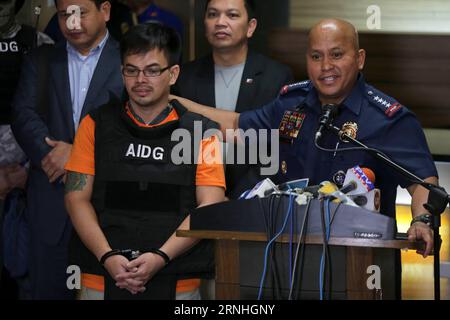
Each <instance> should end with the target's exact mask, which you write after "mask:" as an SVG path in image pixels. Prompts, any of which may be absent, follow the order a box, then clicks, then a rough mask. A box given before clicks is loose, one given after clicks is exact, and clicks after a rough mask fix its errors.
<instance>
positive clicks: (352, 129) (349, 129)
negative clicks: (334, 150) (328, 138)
mask: <svg viewBox="0 0 450 320" xmlns="http://www.w3.org/2000/svg"><path fill="white" fill-rule="evenodd" d="M341 131H342V132H343V133H345V134H346V135H348V136H349V137H351V138H353V139H356V134H357V133H358V125H357V124H356V123H355V122H346V123H344V124H343V125H342V129H341ZM345 142H348V141H345Z"/></svg>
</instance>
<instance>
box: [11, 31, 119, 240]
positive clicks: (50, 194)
mask: <svg viewBox="0 0 450 320" xmlns="http://www.w3.org/2000/svg"><path fill="white" fill-rule="evenodd" d="M38 54H39V49H38V51H35V52H33V53H32V54H30V55H29V56H27V57H25V60H24V63H23V67H22V74H21V78H20V81H19V85H18V87H17V90H16V95H15V98H14V102H13V118H14V120H13V124H12V129H13V132H14V135H15V137H16V139H17V141H18V142H19V144H20V146H21V147H22V148H23V150H24V151H25V153H26V154H27V156H28V157H29V158H30V160H31V169H30V174H29V179H28V187H27V197H28V210H29V215H30V219H32V221H31V222H30V223H31V224H32V228H33V229H35V230H36V231H37V232H39V234H40V235H41V236H42V239H43V240H44V241H45V243H47V244H53V245H54V244H57V243H58V242H59V240H60V239H61V237H62V235H63V231H64V228H65V226H66V224H67V222H68V214H67V213H66V210H65V208H64V186H63V184H62V183H61V182H55V183H53V184H50V183H49V182H48V178H47V176H46V174H45V173H44V172H43V171H42V168H41V161H42V159H43V158H44V157H45V156H46V155H47V154H48V152H49V151H50V150H51V148H50V147H49V146H48V145H47V144H46V142H45V140H44V138H45V137H51V138H52V139H55V140H61V141H64V142H67V143H70V144H72V143H73V139H74V136H75V128H74V123H73V117H72V103H71V95H70V84H69V71H68V66H67V51H66V42H65V41H62V42H60V43H58V44H57V45H56V46H55V47H54V48H52V49H51V51H50V53H49V71H48V78H49V79H48V84H47V89H48V92H47V94H48V99H47V101H48V110H47V113H46V115H47V116H46V117H44V118H42V117H40V115H39V114H38V111H37V96H38V93H37V91H38V90H37V88H38V85H37V81H38V77H37V62H38V58H37V57H38ZM120 64H121V62H120V52H119V44H118V43H117V42H116V41H115V40H114V39H112V37H109V39H108V40H107V42H106V45H105V47H104V48H103V51H102V54H101V56H100V59H99V61H98V64H97V67H96V69H95V72H94V74H93V76H92V79H91V83H90V86H89V90H88V93H87V96H86V100H85V102H84V106H83V109H82V114H81V119H82V118H83V117H84V116H85V115H86V114H88V113H89V112H90V111H91V110H93V109H94V108H96V107H99V106H100V105H102V104H105V103H106V102H107V101H108V100H109V97H110V95H111V94H114V95H116V96H119V97H120V96H121V95H122V92H123V81H122V76H121V72H120Z"/></svg>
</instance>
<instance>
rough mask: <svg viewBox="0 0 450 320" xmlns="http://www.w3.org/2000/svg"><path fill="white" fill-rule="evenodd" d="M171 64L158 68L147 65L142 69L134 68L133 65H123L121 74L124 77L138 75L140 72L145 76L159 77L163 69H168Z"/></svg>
mask: <svg viewBox="0 0 450 320" xmlns="http://www.w3.org/2000/svg"><path fill="white" fill-rule="evenodd" d="M170 67H171V66H168V67H165V68H160V67H149V68H145V69H144V70H141V69H138V68H134V67H124V68H123V69H122V74H123V75H124V76H125V77H133V78H136V77H139V74H140V73H141V72H142V73H144V76H145V77H149V78H153V77H159V76H160V75H161V74H162V73H163V72H164V71H166V70H168V69H170Z"/></svg>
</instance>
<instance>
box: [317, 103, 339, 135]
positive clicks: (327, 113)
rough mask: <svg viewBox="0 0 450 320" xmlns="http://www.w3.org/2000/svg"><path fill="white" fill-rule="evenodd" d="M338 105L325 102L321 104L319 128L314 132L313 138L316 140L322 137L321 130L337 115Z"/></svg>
mask: <svg viewBox="0 0 450 320" xmlns="http://www.w3.org/2000/svg"><path fill="white" fill-rule="evenodd" d="M338 111H339V106H338V105H336V104H325V105H323V106H322V115H321V116H320V118H319V129H318V130H317V132H316V136H315V140H316V141H318V140H319V139H320V138H321V137H322V131H323V129H324V128H326V127H327V126H328V125H329V124H330V123H331V122H332V121H333V120H334V118H335V117H336V116H337V114H338Z"/></svg>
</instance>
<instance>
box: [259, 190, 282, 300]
mask: <svg viewBox="0 0 450 320" xmlns="http://www.w3.org/2000/svg"><path fill="white" fill-rule="evenodd" d="M276 200H279V196H278V194H271V195H270V197H269V206H268V209H269V210H268V213H267V214H266V210H264V207H263V206H262V201H261V200H260V201H258V203H259V204H260V207H261V211H262V212H263V215H264V223H265V229H266V237H267V239H272V237H273V236H274V234H275V232H276V230H275V228H276V221H277V217H278V215H277V214H278V212H279V207H280V201H276ZM275 204H277V207H276V210H275ZM274 214H275V215H274ZM274 253H275V249H274V248H273V247H271V248H270V250H269V254H268V256H269V261H270V264H271V266H272V268H271V269H270V275H271V279H272V284H273V286H272V297H276V296H279V294H278V292H277V291H278V290H277V288H279V287H280V285H279V277H278V268H277V264H276V257H275V256H274ZM264 281H265V280H264Z"/></svg>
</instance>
